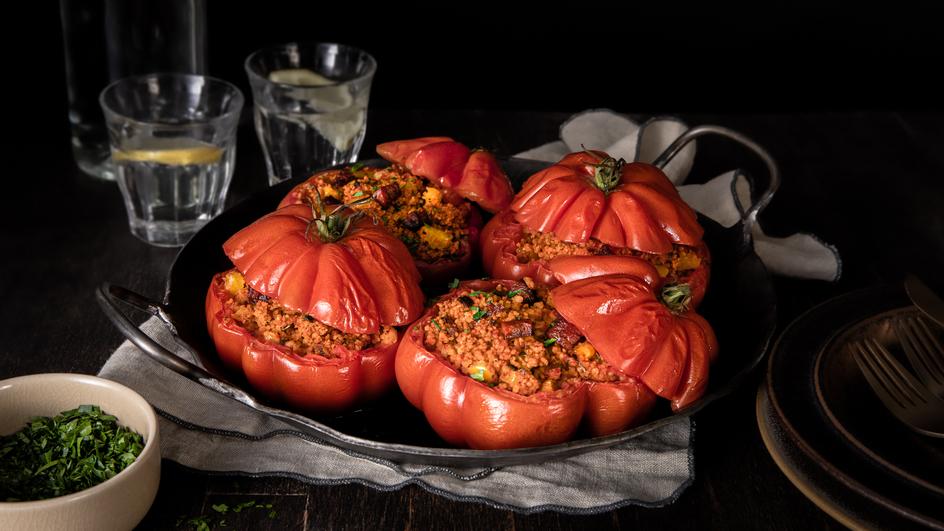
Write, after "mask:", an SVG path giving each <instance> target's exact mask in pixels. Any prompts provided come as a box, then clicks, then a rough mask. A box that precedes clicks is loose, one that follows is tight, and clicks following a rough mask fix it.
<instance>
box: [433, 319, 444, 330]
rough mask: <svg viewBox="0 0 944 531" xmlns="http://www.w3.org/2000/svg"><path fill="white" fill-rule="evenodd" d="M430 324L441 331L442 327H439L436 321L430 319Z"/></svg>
mask: <svg viewBox="0 0 944 531" xmlns="http://www.w3.org/2000/svg"><path fill="white" fill-rule="evenodd" d="M432 322H433V326H435V327H436V329H437V330H442V326H440V325H439V321H437V320H436V319H432Z"/></svg>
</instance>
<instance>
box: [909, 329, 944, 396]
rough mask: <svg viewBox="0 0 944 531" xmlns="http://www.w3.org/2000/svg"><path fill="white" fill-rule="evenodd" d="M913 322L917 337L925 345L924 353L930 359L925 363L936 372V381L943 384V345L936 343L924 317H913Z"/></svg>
mask: <svg viewBox="0 0 944 531" xmlns="http://www.w3.org/2000/svg"><path fill="white" fill-rule="evenodd" d="M915 322H916V325H917V326H915V329H916V330H917V332H918V334H917V335H918V338H919V339H920V340H921V341H922V342H923V343H924V346H925V347H927V350H926V351H925V353H926V354H927V359H928V360H930V361H931V363H928V364H927V365H928V367H929V368H931V370H932V371H935V372H937V381H938V383H941V384H944V347H941V344H940V343H938V341H937V338H935V337H934V334H933V333H932V332H931V329H930V328H928V323H927V321H926V320H925V319H923V318H921V317H918V318H917V319H915Z"/></svg>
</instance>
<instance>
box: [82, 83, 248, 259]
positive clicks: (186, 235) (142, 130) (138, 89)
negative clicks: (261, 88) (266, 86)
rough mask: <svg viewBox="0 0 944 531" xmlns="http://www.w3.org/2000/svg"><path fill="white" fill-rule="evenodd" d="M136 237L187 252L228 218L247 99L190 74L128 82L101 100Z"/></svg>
mask: <svg viewBox="0 0 944 531" xmlns="http://www.w3.org/2000/svg"><path fill="white" fill-rule="evenodd" d="M99 101H100V103H101V106H102V109H103V111H104V113H105V124H106V126H107V128H108V137H109V143H110V146H111V153H112V161H113V162H114V165H115V172H116V177H117V180H118V186H119V187H120V188H121V194H122V196H123V197H124V201H125V207H126V208H127V210H128V223H129V224H130V226H131V233H132V234H134V235H135V236H137V237H138V238H140V239H142V240H144V241H146V242H148V243H151V244H153V245H158V246H162V247H175V246H179V245H183V244H184V243H186V242H187V240H189V239H190V237H191V236H193V234H194V233H196V232H197V230H199V229H200V227H202V226H203V225H204V224H206V222H207V221H209V220H210V219H211V218H213V217H214V216H216V215H217V214H219V213H220V211H222V210H223V204H224V202H225V199H226V191H227V189H228V188H229V183H230V180H231V178H232V176H233V164H234V162H235V159H236V126H237V125H238V122H239V113H240V111H241V110H242V106H243V95H242V93H241V92H240V91H239V89H237V88H236V87H235V86H233V85H232V84H230V83H227V82H225V81H221V80H219V79H214V78H211V77H206V76H198V75H190V74H149V75H144V76H137V77H130V78H125V79H122V80H119V81H116V82H114V83H112V84H111V85H109V86H108V87H106V88H105V90H103V91H102V94H101V96H100V98H99Z"/></svg>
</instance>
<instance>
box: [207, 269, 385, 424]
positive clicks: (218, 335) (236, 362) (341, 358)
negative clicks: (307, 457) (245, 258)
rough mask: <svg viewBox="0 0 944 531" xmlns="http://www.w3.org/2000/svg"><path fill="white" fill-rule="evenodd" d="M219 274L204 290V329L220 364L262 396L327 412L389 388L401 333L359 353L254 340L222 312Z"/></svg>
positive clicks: (308, 410)
mask: <svg viewBox="0 0 944 531" xmlns="http://www.w3.org/2000/svg"><path fill="white" fill-rule="evenodd" d="M222 275H223V273H220V274H217V275H216V276H215V277H214V278H213V280H212V281H211V282H210V287H209V289H208V290H207V296H206V304H205V309H206V320H207V330H208V331H209V333H210V337H211V338H212V339H213V343H214V344H215V345H216V349H217V352H218V354H219V356H220V359H221V360H222V361H223V364H224V365H225V366H226V367H227V368H229V369H230V370H233V371H239V372H242V373H243V374H244V375H245V376H246V379H247V380H248V381H249V383H250V385H251V386H252V387H253V388H254V389H255V390H257V391H258V392H259V393H260V394H262V395H263V396H265V397H266V398H268V399H270V400H273V401H277V402H281V403H285V404H288V405H290V406H292V407H293V408H295V409H298V410H302V411H306V412H315V413H332V412H339V411H343V410H346V409H349V408H351V407H353V406H355V405H357V404H359V403H362V402H365V401H369V400H373V399H375V398H378V397H379V396H381V395H383V394H384V393H386V392H387V391H388V390H389V389H390V388H391V387H392V386H393V382H394V362H395V358H396V351H397V346H398V345H399V343H400V339H401V338H402V333H400V332H398V334H397V341H396V342H394V343H392V344H389V345H383V346H380V347H375V348H369V349H365V350H361V351H350V350H347V349H344V348H343V347H337V349H336V351H335V354H336V355H337V357H335V358H325V357H323V356H318V355H309V356H304V357H303V356H299V355H298V354H295V353H294V352H292V351H291V349H289V348H286V347H284V346H282V345H274V344H271V343H267V342H265V341H262V340H260V339H257V338H256V337H254V336H253V335H252V334H251V333H250V332H249V331H248V330H246V329H245V328H243V327H242V326H240V325H239V324H238V323H236V322H235V321H234V320H232V319H231V318H230V317H229V316H227V315H225V312H226V310H225V307H224V305H223V300H224V299H225V298H226V297H227V294H226V291H225V288H224V287H223V281H222Z"/></svg>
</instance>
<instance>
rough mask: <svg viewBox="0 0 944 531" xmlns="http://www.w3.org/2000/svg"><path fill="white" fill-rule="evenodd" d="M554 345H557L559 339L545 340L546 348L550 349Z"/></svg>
mask: <svg viewBox="0 0 944 531" xmlns="http://www.w3.org/2000/svg"><path fill="white" fill-rule="evenodd" d="M554 343H557V338H556V337H552V338H550V339H545V340H544V346H545V347H549V346H551V345H553V344H554Z"/></svg>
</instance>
